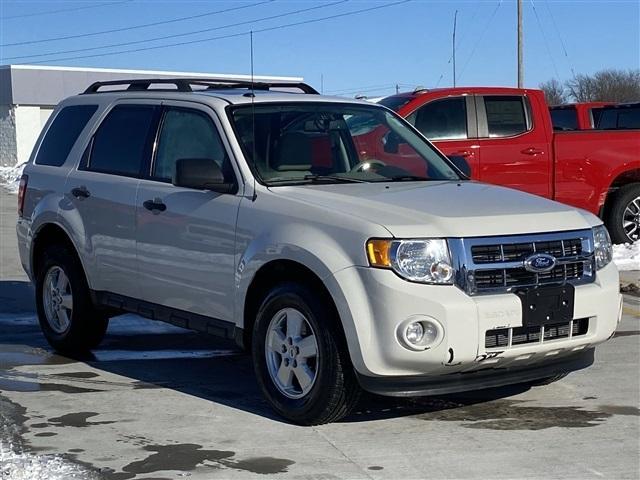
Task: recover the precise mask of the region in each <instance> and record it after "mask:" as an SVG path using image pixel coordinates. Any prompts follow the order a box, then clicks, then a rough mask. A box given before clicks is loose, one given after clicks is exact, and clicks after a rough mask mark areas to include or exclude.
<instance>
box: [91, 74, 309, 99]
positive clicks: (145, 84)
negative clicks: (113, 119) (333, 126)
mask: <svg viewBox="0 0 640 480" xmlns="http://www.w3.org/2000/svg"><path fill="white" fill-rule="evenodd" d="M119 85H121V86H123V88H122V89H115V90H114V89H109V90H103V91H101V90H100V89H101V88H103V87H111V86H119ZM152 85H174V86H175V88H153V89H150V88H149V87H151V86H152ZM193 86H199V87H205V88H203V89H196V90H195V91H199V90H220V89H227V88H246V89H253V90H266V91H268V90H270V89H272V88H297V89H299V90H300V91H301V92H302V93H306V94H311V95H318V91H317V90H316V89H315V88H313V87H312V86H310V85H307V84H306V83H303V82H294V81H291V82H287V81H274V82H271V81H268V82H265V81H263V80H260V81H257V82H251V81H249V80H233V79H229V78H145V79H134V80H109V81H106V82H95V83H92V84H91V85H89V87H88V88H87V89H86V90H85V91H84V92H82V94H83V95H85V94H90V93H110V92H141V91H154V92H158V91H160V92H163V91H171V92H175V91H178V92H193V91H194V89H193V88H192V87H193Z"/></svg>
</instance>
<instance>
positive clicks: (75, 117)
mask: <svg viewBox="0 0 640 480" xmlns="http://www.w3.org/2000/svg"><path fill="white" fill-rule="evenodd" d="M97 109H98V106H97V105H73V106H70V107H64V108H63V109H62V110H60V112H59V113H58V114H57V115H56V117H55V118H54V119H53V123H52V124H51V126H50V127H49V129H48V130H47V133H46V135H45V137H44V139H43V140H42V144H41V145H40V149H39V150H38V154H37V156H36V160H35V162H36V164H38V165H49V166H52V167H59V166H61V165H62V164H63V163H64V162H65V161H66V160H67V157H68V156H69V152H71V149H72V148H73V145H74V144H75V143H76V140H78V136H79V135H80V132H82V130H83V129H84V127H85V125H86V124H87V122H88V121H89V119H90V118H91V117H92V116H93V114H94V113H95V112H96V110H97Z"/></svg>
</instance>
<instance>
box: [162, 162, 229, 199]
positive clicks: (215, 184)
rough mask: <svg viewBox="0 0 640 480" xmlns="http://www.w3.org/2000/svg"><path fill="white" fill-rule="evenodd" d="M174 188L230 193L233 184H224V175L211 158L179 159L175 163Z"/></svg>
mask: <svg viewBox="0 0 640 480" xmlns="http://www.w3.org/2000/svg"><path fill="white" fill-rule="evenodd" d="M171 183H173V185H175V186H176V187H184V188H193V189H196V190H212V191H214V192H219V193H230V192H232V191H233V189H234V188H235V184H233V183H229V182H225V178H224V174H223V173H222V170H221V169H220V167H219V166H218V164H217V163H216V162H215V160H213V159H212V158H181V159H180V160H178V161H177V162H176V171H175V173H174V176H173V180H172V182H171Z"/></svg>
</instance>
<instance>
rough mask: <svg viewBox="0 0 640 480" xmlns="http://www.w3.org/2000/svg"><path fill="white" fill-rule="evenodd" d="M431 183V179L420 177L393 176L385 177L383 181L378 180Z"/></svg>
mask: <svg viewBox="0 0 640 480" xmlns="http://www.w3.org/2000/svg"><path fill="white" fill-rule="evenodd" d="M425 180H426V181H430V180H431V181H432V180H434V179H433V178H427V177H421V176H420V175H393V176H392V177H387V178H385V179H384V180H380V181H381V182H415V181H425Z"/></svg>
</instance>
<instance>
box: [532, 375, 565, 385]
mask: <svg viewBox="0 0 640 480" xmlns="http://www.w3.org/2000/svg"><path fill="white" fill-rule="evenodd" d="M567 375H569V374H568V373H558V374H557V375H552V376H550V377H546V378H541V379H539V380H533V381H531V382H529V383H528V384H529V385H531V386H532V387H541V386H543V385H549V384H550V383H554V382H557V381H558V380H562V379H563V378H564V377H566V376H567Z"/></svg>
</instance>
